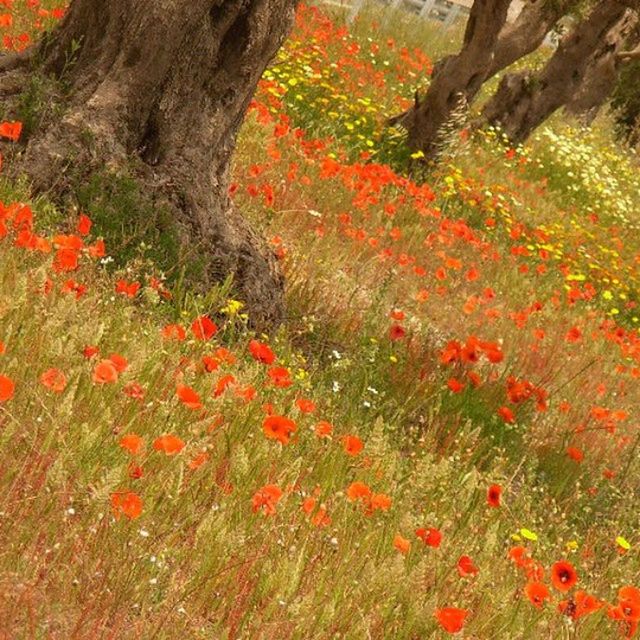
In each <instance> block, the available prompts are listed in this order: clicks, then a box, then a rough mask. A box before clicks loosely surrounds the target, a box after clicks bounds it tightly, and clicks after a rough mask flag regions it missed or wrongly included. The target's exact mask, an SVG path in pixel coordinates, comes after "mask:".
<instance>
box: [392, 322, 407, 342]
mask: <svg viewBox="0 0 640 640" xmlns="http://www.w3.org/2000/svg"><path fill="white" fill-rule="evenodd" d="M406 333H407V332H406V331H405V330H404V328H403V327H402V326H401V325H399V324H394V325H391V328H390V329H389V338H390V339H391V340H394V341H395V340H402V338H404V337H405V335H406Z"/></svg>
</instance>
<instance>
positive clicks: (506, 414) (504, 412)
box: [498, 407, 516, 424]
mask: <svg viewBox="0 0 640 640" xmlns="http://www.w3.org/2000/svg"><path fill="white" fill-rule="evenodd" d="M498 415H499V416H500V417H501V418H502V419H503V420H504V421H505V422H506V423H507V424H513V423H514V422H515V421H516V417H515V415H514V413H513V411H511V409H509V407H500V408H499V409H498Z"/></svg>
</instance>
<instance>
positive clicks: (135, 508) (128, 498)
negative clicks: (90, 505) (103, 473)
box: [111, 491, 142, 520]
mask: <svg viewBox="0 0 640 640" xmlns="http://www.w3.org/2000/svg"><path fill="white" fill-rule="evenodd" d="M111 508H112V509H113V515H114V516H115V518H116V520H117V519H119V518H120V516H121V515H125V516H126V517H127V518H129V520H134V519H135V518H137V517H139V516H140V514H141V513H142V500H141V498H140V496H138V495H137V494H136V493H134V492H133V491H119V492H117V493H112V494H111Z"/></svg>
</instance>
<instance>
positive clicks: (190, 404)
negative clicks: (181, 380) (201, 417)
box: [176, 384, 202, 410]
mask: <svg viewBox="0 0 640 640" xmlns="http://www.w3.org/2000/svg"><path fill="white" fill-rule="evenodd" d="M176 395H177V396H178V400H180V402H182V404H183V405H184V406H185V407H187V408H189V409H194V410H197V409H202V400H201V399H200V396H199V395H198V393H197V392H196V391H195V390H194V389H192V388H191V387H188V386H187V385H186V384H179V385H177V386H176Z"/></svg>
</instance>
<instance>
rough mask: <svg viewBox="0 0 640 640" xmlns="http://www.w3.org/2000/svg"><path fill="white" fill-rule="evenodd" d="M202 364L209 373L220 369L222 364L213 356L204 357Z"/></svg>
mask: <svg viewBox="0 0 640 640" xmlns="http://www.w3.org/2000/svg"><path fill="white" fill-rule="evenodd" d="M202 364H203V365H204V368H205V371H206V372H207V373H212V372H213V371H217V370H218V369H219V368H220V362H219V361H218V360H217V359H216V358H214V357H213V356H202Z"/></svg>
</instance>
